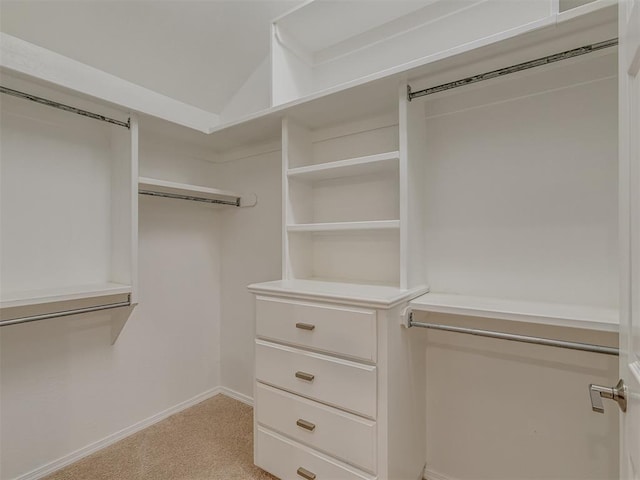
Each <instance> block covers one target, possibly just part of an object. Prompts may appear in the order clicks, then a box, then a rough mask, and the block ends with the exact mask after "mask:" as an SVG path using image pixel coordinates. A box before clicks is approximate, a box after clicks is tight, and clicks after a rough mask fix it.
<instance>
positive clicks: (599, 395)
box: [589, 380, 627, 413]
mask: <svg viewBox="0 0 640 480" xmlns="http://www.w3.org/2000/svg"><path fill="white" fill-rule="evenodd" d="M589 395H590V396H591V409H592V410H593V411H594V412H598V413H604V405H603V404H602V399H603V398H609V399H611V400H615V401H616V402H618V406H619V407H620V410H622V411H623V412H626V411H627V386H626V385H625V384H624V382H623V381H622V380H620V381H619V382H618V384H617V385H616V386H615V387H603V386H601V385H594V384H593V383H592V384H591V385H589Z"/></svg>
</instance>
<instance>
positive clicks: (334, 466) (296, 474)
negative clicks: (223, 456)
mask: <svg viewBox="0 0 640 480" xmlns="http://www.w3.org/2000/svg"><path fill="white" fill-rule="evenodd" d="M255 452H256V453H255V458H254V461H255V463H256V465H257V466H259V467H260V468H262V469H264V470H266V471H268V472H270V473H272V474H273V475H275V476H277V477H278V478H280V479H281V480H372V479H373V477H371V476H370V475H367V474H365V473H364V472H359V471H358V470H356V469H353V468H350V467H348V466H347V465H344V464H342V463H341V462H339V461H337V460H334V459H332V458H330V457H328V456H326V455H322V454H321V453H319V452H316V451H314V450H312V449H310V448H308V447H305V446H303V445H300V444H298V443H297V442H294V441H292V440H289V439H288V438H285V437H282V436H281V435H278V434H276V433H274V432H270V431H268V430H266V429H264V428H261V427H258V429H257V432H256V450H255Z"/></svg>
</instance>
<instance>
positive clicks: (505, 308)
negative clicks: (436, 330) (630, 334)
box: [410, 293, 619, 332]
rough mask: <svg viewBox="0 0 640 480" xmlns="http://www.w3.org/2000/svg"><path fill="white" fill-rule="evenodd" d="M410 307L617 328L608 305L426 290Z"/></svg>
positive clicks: (609, 329) (607, 329) (616, 318)
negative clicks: (543, 301)
mask: <svg viewBox="0 0 640 480" xmlns="http://www.w3.org/2000/svg"><path fill="white" fill-rule="evenodd" d="M410 307H411V309H412V310H413V311H416V312H433V313H445V314H451V315H462V316H470V317H482V318H493V319H497V320H511V321H515V322H525V323H532V324H540V325H552V326H556V327H573V328H582V329H587V330H598V331H604V332H617V331H618V329H619V314H618V311H617V310H615V309H611V308H598V307H587V306H582V305H565V304H556V303H542V302H526V301H520V300H507V299H501V298H488V297H473V296H467V295H456V294H448V293H427V294H425V295H422V296H421V297H418V298H415V299H414V300H412V301H411V303H410Z"/></svg>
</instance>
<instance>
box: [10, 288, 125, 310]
mask: <svg viewBox="0 0 640 480" xmlns="http://www.w3.org/2000/svg"><path fill="white" fill-rule="evenodd" d="M130 293H131V285H122V284H120V283H111V282H109V283H95V284H90V285H74V286H69V287H56V288H46V289H40V290H25V291H19V292H3V293H2V297H1V298H0V308H2V309H3V310H4V309H5V308H17V307H27V306H33V305H42V304H45V303H55V302H69V301H76V300H86V299H94V298H99V297H105V296H110V295H123V294H124V295H126V294H130Z"/></svg>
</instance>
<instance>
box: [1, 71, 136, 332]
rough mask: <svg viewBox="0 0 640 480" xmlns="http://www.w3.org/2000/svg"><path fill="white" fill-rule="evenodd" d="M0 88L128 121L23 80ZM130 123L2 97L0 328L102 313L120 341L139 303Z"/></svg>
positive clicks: (115, 112)
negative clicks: (108, 120)
mask: <svg viewBox="0 0 640 480" xmlns="http://www.w3.org/2000/svg"><path fill="white" fill-rule="evenodd" d="M3 86H5V87H8V88H11V89H14V90H19V91H27V92H29V93H31V94H33V95H35V96H39V97H43V98H46V99H48V100H51V101H54V102H59V103H62V104H65V105H72V106H74V107H76V108H80V109H84V110H87V111H90V112H96V113H99V114H101V115H106V116H108V117H111V118H115V119H118V120H120V119H121V121H123V122H124V123H126V120H127V116H128V113H127V112H122V111H119V110H116V109H113V108H112V107H109V106H106V105H103V104H101V103H96V102H93V101H89V100H86V99H85V98H83V97H76V96H74V95H72V94H68V93H61V92H60V91H59V90H56V89H53V88H50V87H49V86H46V85H43V84H40V83H31V82H29V81H28V80H25V79H23V78H17V77H15V78H14V77H12V76H10V75H3ZM129 125H130V127H129V128H128V129H127V128H124V127H123V126H121V125H113V124H108V123H105V122H102V121H97V120H95V119H91V118H87V117H84V116H80V115H76V114H74V113H70V112H68V111H62V110H60V109H56V108H51V107H50V106H44V105H40V104H38V103H35V102H31V101H28V100H26V99H23V98H16V97H13V96H8V95H3V98H2V152H1V155H2V175H1V177H2V189H1V191H2V201H1V202H0V203H1V205H2V242H1V244H2V250H1V251H0V259H1V262H0V263H1V264H2V271H1V276H0V279H1V284H0V291H1V294H0V324H4V325H13V324H17V323H23V322H27V321H34V320H46V319H49V318H57V317H62V316H67V315H75V314H80V313H86V312H94V311H104V312H105V313H108V314H110V316H111V318H112V319H114V322H113V323H112V325H113V340H114V341H115V339H116V338H117V336H118V334H119V332H120V329H121V328H122V326H124V322H125V321H126V318H127V317H128V315H129V314H130V312H131V310H132V307H134V306H135V305H136V304H137V244H138V241H137V222H138V220H137V199H138V198H137V195H136V183H137V177H138V175H137V172H138V171H137V168H138V163H137V162H138V149H137V141H138V122H137V118H136V117H135V116H131V117H130V122H129ZM116 318H117V320H116Z"/></svg>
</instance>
